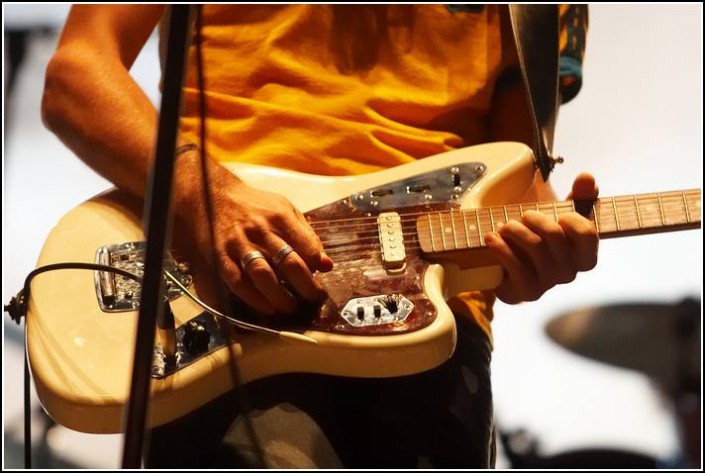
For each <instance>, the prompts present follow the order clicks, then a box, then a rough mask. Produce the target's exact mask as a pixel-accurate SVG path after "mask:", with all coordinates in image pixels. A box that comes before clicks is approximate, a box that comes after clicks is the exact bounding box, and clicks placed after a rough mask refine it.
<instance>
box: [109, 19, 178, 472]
mask: <svg viewBox="0 0 705 473" xmlns="http://www.w3.org/2000/svg"><path fill="white" fill-rule="evenodd" d="M189 13H190V7H189V6H188V5H171V6H169V7H168V15H169V23H168V33H167V38H168V40H167V41H168V43H167V55H166V61H165V68H164V73H163V91H162V101H161V110H160V115H159V127H158V134H157V143H156V153H155V158H154V164H153V168H152V175H151V178H150V183H149V186H148V189H147V193H146V196H145V213H144V218H145V222H146V223H147V229H146V237H147V247H146V252H145V269H144V283H143V285H142V297H141V301H140V311H139V320H138V324H137V340H136V345H135V358H134V363H133V369H132V385H131V388H130V397H129V401H128V405H127V414H126V419H125V423H124V425H125V443H124V449H123V457H122V467H123V468H130V469H135V468H140V467H141V465H142V463H141V462H142V449H143V447H144V443H145V428H146V425H147V411H148V405H149V393H150V382H151V379H150V377H151V371H152V356H153V352H154V336H155V332H156V325H157V321H158V320H159V323H160V326H162V325H163V324H164V320H165V319H164V306H165V303H164V300H163V299H162V296H161V294H162V289H163V286H164V277H163V275H162V264H163V261H164V252H165V249H166V246H167V236H168V235H169V230H170V229H171V221H172V218H171V212H170V210H171V208H170V204H171V185H172V177H173V174H174V150H175V148H176V138H177V135H178V124H179V111H180V109H181V87H182V82H183V76H184V67H185V56H186V48H187V39H188V29H189V26H190V24H191V22H190V15H189ZM172 324H173V322H172Z"/></svg>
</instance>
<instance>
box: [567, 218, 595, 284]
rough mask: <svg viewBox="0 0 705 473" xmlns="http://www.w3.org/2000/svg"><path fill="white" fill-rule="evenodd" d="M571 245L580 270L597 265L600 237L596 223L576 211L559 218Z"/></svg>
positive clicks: (589, 268) (576, 264)
mask: <svg viewBox="0 0 705 473" xmlns="http://www.w3.org/2000/svg"><path fill="white" fill-rule="evenodd" d="M558 224H559V225H560V226H561V228H563V232H565V234H566V237H567V238H568V241H569V242H570V245H571V253H572V254H573V260H574V261H575V266H576V269H577V270H578V271H589V270H591V269H592V268H594V267H595V265H597V250H598V247H599V243H600V239H599V237H598V236H597V229H596V228H595V225H594V224H593V223H592V222H591V221H590V220H588V219H586V218H584V217H581V216H580V215H578V214H575V213H568V214H563V215H561V216H560V218H559V219H558Z"/></svg>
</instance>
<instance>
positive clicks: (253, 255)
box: [240, 250, 266, 271]
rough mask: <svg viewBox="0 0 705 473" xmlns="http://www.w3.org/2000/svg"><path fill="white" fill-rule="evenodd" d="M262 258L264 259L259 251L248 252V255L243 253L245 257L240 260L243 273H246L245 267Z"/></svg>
mask: <svg viewBox="0 0 705 473" xmlns="http://www.w3.org/2000/svg"><path fill="white" fill-rule="evenodd" d="M258 258H262V259H266V258H265V256H264V254H262V252H261V251H256V250H255V251H250V252H248V253H245V256H243V257H242V258H240V267H241V268H242V270H243V271H247V265H248V264H250V263H252V262H253V261H254V260H256V259H258Z"/></svg>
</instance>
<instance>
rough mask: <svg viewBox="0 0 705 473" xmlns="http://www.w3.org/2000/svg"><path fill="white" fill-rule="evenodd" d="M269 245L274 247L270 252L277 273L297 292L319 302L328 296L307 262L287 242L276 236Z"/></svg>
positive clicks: (311, 300) (309, 299) (305, 297)
mask: <svg viewBox="0 0 705 473" xmlns="http://www.w3.org/2000/svg"><path fill="white" fill-rule="evenodd" d="M267 247H268V248H272V249H274V250H273V251H271V253H270V254H272V255H273V256H272V258H271V260H272V266H273V267H274V269H275V271H276V273H277V274H278V275H279V276H280V277H281V278H282V279H283V280H284V281H286V282H287V283H288V284H289V285H290V286H291V287H293V288H294V290H295V291H296V293H297V294H299V295H300V296H301V297H303V298H304V299H306V300H307V301H310V302H319V301H321V300H323V299H324V298H325V297H326V292H325V291H324V290H323V287H321V285H320V284H319V283H318V281H317V280H316V278H314V277H313V274H311V271H310V269H309V268H308V266H307V265H306V263H304V261H303V260H302V259H301V257H300V256H299V255H298V254H297V253H296V251H294V250H293V249H292V248H291V247H290V246H289V245H287V244H286V242H284V241H283V240H281V239H278V238H274V239H273V240H272V242H271V243H269V244H268V245H267ZM282 255H284V256H282Z"/></svg>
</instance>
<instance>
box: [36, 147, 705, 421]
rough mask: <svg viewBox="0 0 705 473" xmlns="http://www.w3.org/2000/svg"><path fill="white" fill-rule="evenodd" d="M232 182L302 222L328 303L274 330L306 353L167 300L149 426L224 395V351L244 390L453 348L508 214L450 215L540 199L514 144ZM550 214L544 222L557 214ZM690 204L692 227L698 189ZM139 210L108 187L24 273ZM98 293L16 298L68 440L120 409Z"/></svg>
mask: <svg viewBox="0 0 705 473" xmlns="http://www.w3.org/2000/svg"><path fill="white" fill-rule="evenodd" d="M232 171H233V172H235V173H237V175H238V176H239V177H241V178H242V179H243V180H245V181H246V182H247V183H248V184H250V185H252V186H254V187H257V188H261V189H264V190H268V191H273V192H278V193H280V194H283V195H284V196H286V197H287V198H289V199H290V200H291V201H292V203H293V204H294V205H295V206H296V207H298V208H299V209H300V210H301V211H302V212H304V213H305V214H306V216H307V218H308V219H309V221H310V222H311V224H312V226H313V228H314V229H315V230H316V232H317V233H318V234H319V236H320V237H321V239H322V241H323V242H324V245H326V250H327V252H328V253H329V254H330V255H331V257H332V258H333V260H334V262H335V268H334V270H333V271H331V272H330V273H326V274H325V275H318V276H317V277H318V278H319V280H320V281H321V283H322V284H323V285H324V287H325V288H326V290H327V292H328V293H329V295H330V299H329V300H328V301H326V303H325V304H323V306H321V307H316V308H309V309H307V310H308V313H307V314H306V317H305V320H306V321H304V322H301V321H299V322H297V323H296V325H295V326H294V327H286V329H287V330H290V331H297V332H299V333H300V334H302V335H304V336H305V337H306V338H307V339H309V340H312V341H315V343H305V342H301V341H295V340H290V339H282V338H280V337H277V336H275V335H269V334H262V333H250V332H245V331H234V330H232V328H231V327H230V326H229V324H228V323H227V322H224V321H222V320H220V319H214V318H212V317H210V316H207V315H205V314H203V312H204V311H203V309H202V308H201V307H200V306H198V305H197V304H196V303H195V302H193V301H192V300H191V299H189V298H187V297H185V296H181V297H178V298H176V299H175V300H173V301H172V302H171V307H172V310H173V312H174V317H175V319H176V320H175V321H176V327H181V329H182V332H181V335H180V338H179V340H180V342H179V343H180V345H179V349H180V350H183V351H184V356H183V357H181V358H180V359H181V361H180V366H179V367H178V369H175V370H174V371H169V370H167V371H166V372H163V371H159V370H158V369H157V370H156V371H155V377H154V379H153V381H152V400H151V418H150V423H151V425H153V426H154V425H160V424H163V423H166V422H169V421H171V420H174V419H177V418H179V417H181V416H183V415H185V414H187V413H188V412H191V411H193V410H194V409H196V408H198V407H199V406H201V405H203V404H205V403H207V402H208V401H210V400H212V399H214V398H215V397H217V396H219V395H221V394H223V393H225V392H227V391H228V390H231V389H232V388H233V387H234V386H235V382H234V380H233V375H232V369H231V364H232V363H233V356H234V358H236V360H237V364H238V367H239V371H240V376H241V380H242V382H245V383H246V382H249V381H253V380H256V379H259V378H263V377H267V376H273V375H277V374H280V373H292V372H310V373H324V374H334V375H340V376H353V377H391V376H402V375H409V374H413V373H418V372H422V371H425V370H429V369H432V368H434V367H436V366H438V365H440V364H441V363H443V362H444V361H445V360H447V359H448V358H449V357H450V356H451V354H452V353H453V350H454V347H455V341H456V333H455V321H454V316H453V314H452V312H451V311H450V309H449V308H448V305H447V303H446V300H448V299H449V298H450V297H452V296H454V295H456V294H458V293H460V292H463V291H470V290H477V289H489V288H493V287H496V285H497V284H498V283H499V282H500V281H501V275H502V271H501V268H498V267H497V266H492V265H491V264H490V260H488V259H487V257H486V256H487V255H486V254H484V250H483V249H482V246H483V245H482V243H483V242H482V232H483V231H491V230H492V228H490V227H489V224H491V226H492V227H494V225H495V220H497V219H499V220H501V218H499V215H500V214H503V215H504V217H506V218H509V217H511V209H509V210H508V208H506V207H505V208H503V211H500V214H495V215H494V216H493V214H492V211H490V213H489V219H487V218H486V217H487V215H484V214H482V215H481V214H480V213H479V211H478V212H474V211H473V212H474V213H473V214H472V215H471V217H468V215H470V214H468V213H463V212H460V211H461V210H462V209H474V208H480V207H485V206H488V205H489V206H493V205H499V204H506V203H516V202H527V201H533V202H535V201H537V200H540V199H545V198H546V197H548V194H547V193H546V192H547V189H546V188H542V187H541V186H537V185H536V180H537V174H536V172H535V168H534V164H533V156H532V154H531V152H530V150H529V149H528V148H527V147H525V146H523V145H520V144H516V143H498V144H490V145H482V146H477V147H472V148H465V149H461V150H457V151H452V152H448V153H444V154H441V155H438V156H434V157H432V158H428V159H423V160H419V161H416V162H413V163H410V164H406V165H403V166H399V167H396V168H394V169H389V170H385V171H380V172H376V173H372V174H367V175H362V176H349V177H323V176H313V175H306V174H301V173H295V172H288V171H283V170H277V169H271V168H264V167H258V166H249V165H235V166H233V167H232ZM539 180H540V179H539ZM541 192H544V193H543V194H541ZM684 196H685V194H684ZM684 202H685V197H684ZM552 205H553V207H552V209H553V210H552V212H554V213H555V215H556V216H558V212H559V208H558V207H556V204H555V203H554V204H552ZM697 205H698V207H697V221H698V222H699V218H700V208H699V191H698V204H697ZM694 206H695V203H694V201H693V203H690V207H688V203H687V202H686V203H685V208H686V214H687V218H688V222H687V224H688V225H691V226H692V223H693V222H694V221H695V218H694V217H695V214H696V209H695V208H694ZM681 207H682V206H681ZM141 208H142V203H141V202H138V201H136V200H134V199H132V198H130V197H128V196H127V195H125V194H124V193H122V192H120V191H117V190H111V191H109V192H106V193H104V194H102V195H100V196H97V197H95V198H93V199H91V200H89V201H87V202H85V203H83V204H81V205H80V206H78V207H77V208H75V209H74V210H72V211H71V212H69V213H68V214H67V215H66V216H65V217H63V218H62V219H61V220H60V221H59V223H58V224H57V225H56V227H55V228H54V229H53V231H52V232H51V234H50V235H49V238H48V239H47V242H46V243H45V246H44V248H43V250H42V253H41V255H40V257H39V261H38V265H39V266H43V265H47V264H51V263H64V262H86V263H92V262H96V261H97V258H98V257H97V252H98V249H100V248H103V247H106V246H110V245H120V244H126V243H129V242H139V241H142V240H144V235H143V233H142V230H141V229H142V222H141ZM529 208H533V207H529ZM536 208H537V209H538V208H539V207H538V206H536ZM605 208H606V206H605ZM616 208H617V207H616V206H615V209H616ZM542 210H543V209H542ZM448 211H450V214H447V213H446V214H444V213H443V212H448ZM521 211H522V207H521V206H519V212H521ZM448 215H450V217H448ZM397 217H399V220H397ZM385 219H387V220H385ZM458 219H460V220H458ZM388 221H389V222H391V223H389V225H390V226H389V227H387V226H386V225H387V222H388ZM397 222H398V224H397ZM488 222H489V224H488ZM640 223H641V218H640ZM392 224H393V226H392ZM438 224H440V228H439V227H438ZM682 226H683V225H681V227H682ZM388 228H389V232H392V231H394V232H396V231H397V230H399V233H394V235H395V236H396V237H398V239H397V240H394V241H395V242H396V243H402V242H401V241H400V240H403V243H402V244H401V246H402V249H403V250H404V251H403V252H402V253H403V254H402V255H401V256H399V254H398V253H395V249H391V248H390V247H391V246H392V244H393V243H390V242H389V241H387V240H385V235H387V229H388ZM601 231H602V229H601ZM186 233H187V232H184V231H183V229H180V228H179V224H178V222H175V224H174V237H173V248H174V250H173V254H174V256H175V258H176V260H177V261H179V262H186V263H188V266H189V269H188V271H187V272H188V274H189V275H190V277H191V280H192V285H191V287H190V290H191V292H193V293H194V294H196V295H198V296H200V297H201V298H203V299H204V300H205V301H207V302H208V303H209V304H211V305H216V304H215V303H214V301H215V300H216V297H215V294H214V289H213V288H214V286H215V285H214V284H213V280H212V276H211V271H210V270H209V268H208V267H207V266H206V265H205V264H204V263H203V262H202V261H201V260H200V259H199V258H198V257H197V256H196V255H195V254H194V253H195V252H194V251H191V250H189V248H191V245H190V243H189V239H188V238H187V237H185V234H186ZM475 233H476V234H477V235H475ZM389 234H391V233H389ZM429 237H430V238H429ZM392 254H394V255H395V256H391V255H392ZM113 258H114V259H115V261H118V263H119V264H122V263H120V260H121V258H124V259H125V260H126V261H125V262H126V263H129V262H130V261H128V260H129V259H130V258H131V257H130V258H128V256H125V255H123V256H119V255H117V253H116V255H113ZM102 286H103V283H102V282H101V277H99V276H97V275H96V274H95V273H94V272H92V271H78V270H64V271H52V272H49V273H44V274H42V275H40V276H38V277H37V278H36V279H35V280H34V282H33V284H32V288H31V297H30V300H29V314H28V317H27V346H28V356H29V360H30V364H31V368H32V373H33V376H34V380H35V383H36V387H37V392H38V394H39V397H40V399H41V402H42V404H43V406H44V407H45V409H46V410H47V411H48V413H49V414H50V415H51V416H52V417H53V418H54V419H55V420H56V421H57V422H59V423H60V424H62V425H64V426H66V427H69V428H72V429H75V430H80V431H84V432H104V433H111V432H119V431H120V429H121V421H122V414H123V409H124V407H125V405H126V403H127V396H128V391H129V383H130V376H131V367H132V358H133V352H134V343H135V329H136V320H137V310H125V311H121V312H114V311H110V310H106V307H105V306H108V309H109V308H110V306H113V305H117V303H115V302H114V300H115V298H114V295H113V294H108V296H106V295H105V293H104V292H103V293H102V294H103V296H102V299H101V290H103V289H101V288H102ZM116 291H117V290H116ZM123 292H125V291H123ZM127 292H130V291H127ZM121 297H122V299H123V302H125V303H127V304H128V306H129V304H130V303H132V302H135V300H136V299H137V298H136V296H135V295H133V294H131V293H130V294H127V295H125V294H122V296H121ZM231 315H233V316H235V317H238V318H239V316H240V314H231ZM242 315H243V317H245V316H249V315H248V314H244V313H243V314H242ZM204 317H205V319H204ZM189 321H194V323H195V322H196V321H199V322H198V324H200V325H199V327H196V328H197V329H198V330H200V332H199V331H198V330H196V331H194V330H195V329H194V330H191V329H189V330H191V331H190V332H189V331H188V330H186V328H188V327H186V326H187V325H188V322H189ZM204 321H205V322H204ZM194 326H195V325H193V324H192V325H191V326H189V327H191V328H193V327H194ZM185 327H186V328H185ZM204 329H205V330H206V331H210V332H214V333H211V334H210V336H209V337H210V338H208V336H207V337H206V339H205V340H200V342H199V340H198V337H196V338H194V337H193V334H194V333H196V335H199V334H202V332H203V330H204ZM215 332H217V333H215ZM199 336H200V335H199ZM187 338H188V342H187ZM194 340H196V342H193V341H194ZM218 340H220V341H221V343H220V345H218V343H216V342H217V341H218ZM223 340H226V342H223ZM192 342H193V343H192ZM199 343H200V345H201V346H200V347H199ZM223 344H229V345H230V347H227V346H222V345H223ZM187 345H188V347H189V348H188V350H187V349H186V348H185V347H186V346H187ZM187 351H188V352H189V353H186V352H187ZM157 365H158V363H157Z"/></svg>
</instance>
